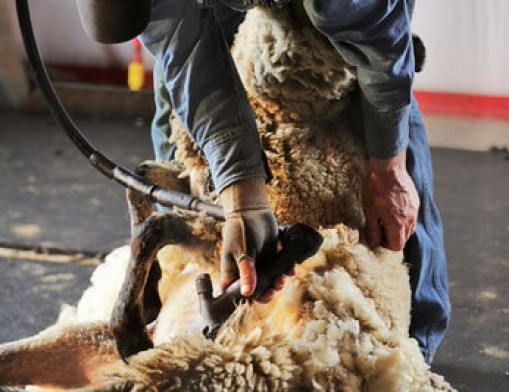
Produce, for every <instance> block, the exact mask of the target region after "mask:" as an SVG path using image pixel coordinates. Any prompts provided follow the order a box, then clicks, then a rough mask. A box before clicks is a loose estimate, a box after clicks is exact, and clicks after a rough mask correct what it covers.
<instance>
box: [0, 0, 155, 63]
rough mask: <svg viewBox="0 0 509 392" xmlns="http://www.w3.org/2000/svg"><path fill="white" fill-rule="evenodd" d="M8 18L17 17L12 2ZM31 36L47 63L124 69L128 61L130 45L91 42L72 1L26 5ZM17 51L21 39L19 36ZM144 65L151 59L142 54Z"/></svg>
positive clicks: (43, 0)
mask: <svg viewBox="0 0 509 392" xmlns="http://www.w3.org/2000/svg"><path fill="white" fill-rule="evenodd" d="M0 1H9V2H11V10H10V11H11V17H12V18H13V19H15V20H16V23H17V19H16V18H17V16H16V10H15V6H14V3H15V2H14V1H13V0H0ZM29 5H30V12H31V17H32V23H33V27H34V33H35V35H36V39H37V44H38V46H39V51H40V53H41V56H42V57H43V59H44V60H45V61H46V62H50V63H56V64H70V65H95V66H104V67H107V66H123V65H126V64H128V63H129V61H130V59H131V44H130V43H124V44H119V45H102V44H99V43H96V42H94V41H93V40H92V39H90V38H89V37H88V36H87V35H86V34H85V32H84V31H83V29H82V27H81V22H80V20H79V16H78V11H77V9H76V2H75V0H35V1H29ZM18 42H19V45H20V47H21V46H22V43H21V38H20V36H18ZM144 61H145V62H146V64H147V66H151V64H152V59H151V58H150V55H149V54H148V53H145V56H144Z"/></svg>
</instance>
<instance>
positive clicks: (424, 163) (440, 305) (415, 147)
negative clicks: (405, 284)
mask: <svg viewBox="0 0 509 392" xmlns="http://www.w3.org/2000/svg"><path fill="white" fill-rule="evenodd" d="M407 170H408V172H409V174H410V176H411V177H412V179H413V181H414V183H415V186H416V188H417V191H418V193H419V198H420V201H421V206H420V209H419V218H418V223H417V227H416V231H415V233H414V235H412V237H411V238H410V239H409V240H408V242H407V244H406V246H405V250H404V254H405V260H406V261H407V262H408V263H409V265H410V284H411V286H412V319H411V324H410V336H412V337H413V338H415V339H416V340H417V341H418V343H419V347H420V348H421V351H422V353H423V355H424V358H425V359H426V361H427V362H428V363H431V361H432V360H433V357H434V355H435V353H436V350H437V348H438V346H439V345H440V343H441V342H442V339H443V337H444V335H445V331H446V329H447V325H448V320H449V317H450V311H451V307H450V303H449V294H448V288H447V266H446V257H445V248H444V240H443V227H442V221H441V218H440V214H439V212H438V208H437V205H436V203H435V201H434V198H433V169H432V164H431V153H430V149H429V145H428V141H427V137H426V132H425V129H424V124H423V121H422V116H421V113H420V111H419V108H418V105H417V102H416V100H415V98H414V99H413V101H412V107H411V111H410V143H409V146H408V155H407Z"/></svg>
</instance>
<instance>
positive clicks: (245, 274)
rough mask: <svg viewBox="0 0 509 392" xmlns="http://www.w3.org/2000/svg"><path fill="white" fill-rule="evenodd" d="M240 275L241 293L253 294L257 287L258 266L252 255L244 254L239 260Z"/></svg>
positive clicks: (247, 295) (244, 294) (246, 295)
mask: <svg viewBox="0 0 509 392" xmlns="http://www.w3.org/2000/svg"><path fill="white" fill-rule="evenodd" d="M237 266H238V268H239V277H240V293H241V294H242V295H243V296H244V297H250V296H251V295H253V293H254V291H255V288H256V268H255V261H254V259H252V258H251V257H249V256H247V255H244V256H242V257H241V258H240V259H239V260H238V262H237Z"/></svg>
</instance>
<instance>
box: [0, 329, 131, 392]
mask: <svg viewBox="0 0 509 392" xmlns="http://www.w3.org/2000/svg"><path fill="white" fill-rule="evenodd" d="M115 362H117V363H118V366H120V367H122V366H126V365H125V364H123V363H122V361H121V360H120V357H119V355H118V353H117V351H116V350H115V342H114V340H113V334H112V333H111V331H110V329H109V327H108V325H107V324H103V323H101V324H99V323H95V324H88V325H83V324H82V325H75V326H64V327H62V326H54V327H50V328H48V329H46V330H45V331H42V332H41V333H39V334H37V335H35V336H33V337H30V338H27V339H22V340H19V341H17V342H12V343H6V344H2V345H0V385H3V386H15V385H16V386H22V385H39V386H44V387H49V388H81V387H85V386H90V385H96V386H101V385H103V384H104V382H105V381H106V380H104V379H103V377H104V374H103V371H104V370H105V369H106V367H110V366H112V364H113V363H115Z"/></svg>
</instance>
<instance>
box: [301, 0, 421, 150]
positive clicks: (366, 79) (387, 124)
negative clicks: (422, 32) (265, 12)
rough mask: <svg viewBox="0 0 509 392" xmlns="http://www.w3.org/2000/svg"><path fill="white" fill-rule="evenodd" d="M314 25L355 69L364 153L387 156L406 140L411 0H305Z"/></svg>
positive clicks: (411, 66) (411, 69)
mask: <svg viewBox="0 0 509 392" xmlns="http://www.w3.org/2000/svg"><path fill="white" fill-rule="evenodd" d="M304 5H305V7H306V10H307V12H308V15H309V16H310V18H311V20H312V22H313V23H314V24H315V26H316V27H317V28H318V29H319V30H320V31H321V32H323V33H324V34H325V35H326V36H327V37H328V38H329V40H330V41H331V42H332V44H333V45H334V46H335V47H336V49H337V50H338V51H339V53H340V54H341V55H342V57H343V58H344V59H345V61H346V62H348V63H349V64H351V65H353V66H355V67H356V68H357V78H358V83H359V87H360V90H361V97H362V109H363V117H364V137H365V140H366V145H367V149H368V154H369V155H370V156H371V157H375V158H381V159H385V158H392V157H394V156H395V155H397V154H399V153H400V152H402V151H404V150H405V149H406V147H407V145H408V127H409V110H410V109H409V108H410V102H411V97H412V84H413V79H414V68H415V65H414V55H413V47H412V34H411V18H412V14H413V9H414V0H392V1H391V0H387V1H381V0H363V1H358V0H305V1H304Z"/></svg>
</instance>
